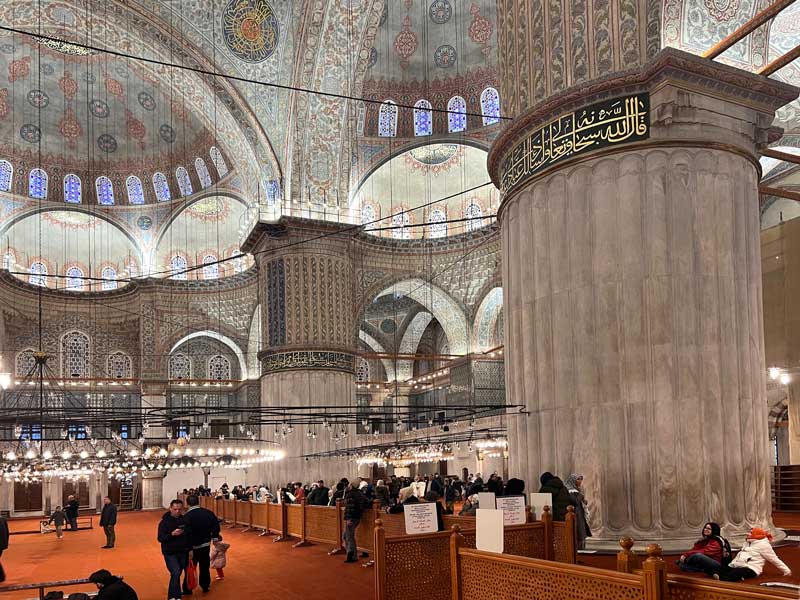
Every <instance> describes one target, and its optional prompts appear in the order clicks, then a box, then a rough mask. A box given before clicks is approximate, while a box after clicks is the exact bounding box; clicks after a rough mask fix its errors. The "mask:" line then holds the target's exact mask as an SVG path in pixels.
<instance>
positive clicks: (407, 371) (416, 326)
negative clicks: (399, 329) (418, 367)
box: [397, 311, 433, 381]
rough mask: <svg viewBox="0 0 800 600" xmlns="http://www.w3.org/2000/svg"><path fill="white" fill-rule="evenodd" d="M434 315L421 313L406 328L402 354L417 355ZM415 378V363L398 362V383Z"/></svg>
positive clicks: (401, 349)
mask: <svg viewBox="0 0 800 600" xmlns="http://www.w3.org/2000/svg"><path fill="white" fill-rule="evenodd" d="M431 321H433V315H432V314H431V313H429V312H426V311H420V312H418V313H417V314H416V315H414V318H413V319H411V322H410V323H409V324H408V327H406V330H405V331H404V332H403V337H402V339H401V340H400V350H399V352H400V354H416V352H417V348H418V347H419V341H420V340H421V339H422V335H423V334H424V333H425V329H427V328H428V325H430V323H431ZM413 376H414V361H411V360H399V361H397V379H398V381H406V380H408V379H411V378H412V377H413Z"/></svg>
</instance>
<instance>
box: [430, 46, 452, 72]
mask: <svg viewBox="0 0 800 600" xmlns="http://www.w3.org/2000/svg"><path fill="white" fill-rule="evenodd" d="M433 62H434V63H436V66H437V67H441V68H443V69H448V68H450V67H452V66H453V65H454V64H456V49H455V48H453V47H452V46H451V45H450V44H443V45H441V46H439V47H438V48H437V49H436V51H435V52H434V53H433Z"/></svg>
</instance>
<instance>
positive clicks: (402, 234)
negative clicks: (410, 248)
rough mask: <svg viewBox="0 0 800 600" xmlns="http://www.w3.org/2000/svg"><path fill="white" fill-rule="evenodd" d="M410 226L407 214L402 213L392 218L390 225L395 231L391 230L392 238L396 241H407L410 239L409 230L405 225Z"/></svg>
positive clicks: (409, 218)
mask: <svg viewBox="0 0 800 600" xmlns="http://www.w3.org/2000/svg"><path fill="white" fill-rule="evenodd" d="M410 224H411V217H410V216H409V215H408V213H407V212H402V213H398V214H396V215H394V216H393V217H392V225H393V226H394V227H396V229H392V237H393V238H395V239H398V240H407V239H410V238H411V230H410V229H409V228H408V227H407V225H410Z"/></svg>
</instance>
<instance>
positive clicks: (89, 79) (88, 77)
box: [81, 71, 97, 84]
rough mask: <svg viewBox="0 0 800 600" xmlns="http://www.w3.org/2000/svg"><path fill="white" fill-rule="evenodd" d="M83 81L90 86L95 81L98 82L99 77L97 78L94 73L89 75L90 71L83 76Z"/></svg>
mask: <svg viewBox="0 0 800 600" xmlns="http://www.w3.org/2000/svg"><path fill="white" fill-rule="evenodd" d="M81 79H83V80H84V81H85V82H86V83H89V84H92V83H94V82H95V81H97V77H95V76H94V74H93V73H89V72H88V71H87V72H86V73H84V74H83V76H82V77H81Z"/></svg>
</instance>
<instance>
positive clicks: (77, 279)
mask: <svg viewBox="0 0 800 600" xmlns="http://www.w3.org/2000/svg"><path fill="white" fill-rule="evenodd" d="M67 289H68V290H72V291H81V290H83V269H81V268H80V267H70V268H69V269H67Z"/></svg>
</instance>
